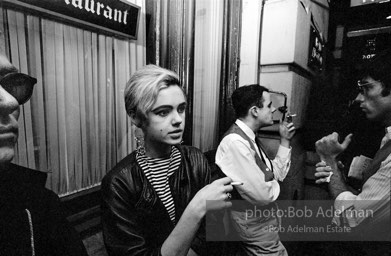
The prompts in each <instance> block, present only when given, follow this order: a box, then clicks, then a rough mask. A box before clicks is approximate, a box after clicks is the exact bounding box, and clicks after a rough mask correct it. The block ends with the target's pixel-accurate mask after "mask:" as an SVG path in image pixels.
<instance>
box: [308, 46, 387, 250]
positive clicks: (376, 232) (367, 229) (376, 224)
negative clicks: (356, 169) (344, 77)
mask: <svg viewBox="0 0 391 256" xmlns="http://www.w3.org/2000/svg"><path fill="white" fill-rule="evenodd" d="M362 74H363V75H362V79H361V80H359V81H358V89H359V93H358V95H357V97H356V101H357V102H358V103H359V104H360V107H361V109H362V111H364V113H365V115H366V117H367V118H368V120H370V121H374V122H377V123H379V124H380V125H382V126H383V127H384V128H385V136H384V138H383V140H382V142H381V145H380V149H379V150H378V152H377V153H376V155H375V157H374V158H373V160H372V162H371V163H370V165H369V166H368V168H366V169H364V170H363V172H362V187H361V188H360V189H359V191H355V190H352V189H350V187H349V186H348V185H347V183H346V182H345V180H344V178H343V176H342V174H341V171H340V170H339V167H338V165H337V156H338V155H339V154H340V153H342V152H343V151H345V150H346V148H347V147H348V145H349V143H350V141H351V137H352V134H349V135H348V136H347V137H346V138H345V139H344V141H343V142H342V143H340V142H339V141H338V134H337V133H332V134H330V135H328V136H325V137H323V138H322V139H320V140H318V141H317V142H316V143H315V145H316V150H317V153H318V154H319V155H320V157H321V159H322V160H323V161H322V162H320V163H318V164H317V169H316V171H317V172H316V173H315V176H316V177H317V181H316V182H317V183H323V182H326V181H329V184H328V187H329V192H330V195H331V196H332V198H333V199H335V202H334V206H335V208H336V215H335V217H334V219H333V222H334V223H335V224H337V225H340V226H348V227H351V228H354V229H356V230H359V233H360V236H361V237H360V238H359V239H360V240H363V241H368V240H377V241H390V238H391V237H390V234H391V232H390V189H391V186H390V185H391V178H390V177H391V93H390V90H391V52H390V51H388V52H383V53H381V54H379V55H378V56H376V57H375V58H374V59H373V60H372V61H371V62H369V63H368V65H367V67H366V69H365V70H364V72H363V73H362ZM358 125H359V124H358ZM330 174H332V175H331V176H330ZM351 213H363V214H351ZM381 250H385V251H384V252H376V255H383V254H382V253H386V254H388V255H389V253H390V245H389V244H388V246H386V247H383V248H382V249H381ZM374 255H375V254H374Z"/></svg>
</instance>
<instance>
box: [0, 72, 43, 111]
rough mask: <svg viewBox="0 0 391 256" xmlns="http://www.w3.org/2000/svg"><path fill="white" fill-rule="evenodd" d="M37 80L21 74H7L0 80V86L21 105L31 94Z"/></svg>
mask: <svg viewBox="0 0 391 256" xmlns="http://www.w3.org/2000/svg"><path fill="white" fill-rule="evenodd" d="M36 83H37V79H35V78H34V77H31V76H29V75H26V74H22V73H8V74H6V75H5V76H3V77H2V78H1V79H0V85H1V86H2V87H3V88H4V90H6V91H7V92H8V93H9V94H11V95H12V96H13V97H14V98H15V99H16V100H17V101H18V103H19V105H22V104H24V103H26V102H27V101H28V100H29V99H30V98H31V95H32V94H33V89H34V84H36Z"/></svg>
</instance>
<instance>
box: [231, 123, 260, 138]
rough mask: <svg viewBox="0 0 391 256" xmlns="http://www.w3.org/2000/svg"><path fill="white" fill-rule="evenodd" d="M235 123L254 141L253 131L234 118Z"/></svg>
mask: <svg viewBox="0 0 391 256" xmlns="http://www.w3.org/2000/svg"><path fill="white" fill-rule="evenodd" d="M235 124H236V125H237V126H239V128H240V129H242V131H243V132H244V133H245V134H246V135H247V136H248V137H249V138H250V139H251V140H253V141H255V133H254V132H253V130H251V128H250V127H248V125H247V124H245V123H244V122H243V121H241V120H239V119H236V121H235Z"/></svg>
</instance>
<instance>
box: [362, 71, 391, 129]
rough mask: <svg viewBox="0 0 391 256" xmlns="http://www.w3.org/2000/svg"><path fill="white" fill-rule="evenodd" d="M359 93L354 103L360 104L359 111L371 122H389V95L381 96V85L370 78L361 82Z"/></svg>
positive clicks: (390, 111) (390, 99)
mask: <svg viewBox="0 0 391 256" xmlns="http://www.w3.org/2000/svg"><path fill="white" fill-rule="evenodd" d="M360 83H361V85H362V86H361V87H362V88H361V92H360V93H359V94H358V95H357V97H356V101H358V102H359V103H360V108H361V110H362V111H363V112H364V113H365V115H366V117H367V118H368V119H369V120H372V121H380V122H389V121H391V119H390V118H391V95H387V96H383V95H382V91H383V85H382V83H381V81H377V80H375V79H373V78H372V77H369V76H368V77H365V78H364V79H362V80H361V82H360Z"/></svg>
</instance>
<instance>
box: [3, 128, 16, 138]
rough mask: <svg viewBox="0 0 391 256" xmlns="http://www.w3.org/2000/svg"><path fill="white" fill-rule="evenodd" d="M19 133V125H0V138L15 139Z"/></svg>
mask: <svg viewBox="0 0 391 256" xmlns="http://www.w3.org/2000/svg"><path fill="white" fill-rule="evenodd" d="M17 134H18V128H17V127H13V126H12V127H0V140H9V139H15V138H16V137H17Z"/></svg>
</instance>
